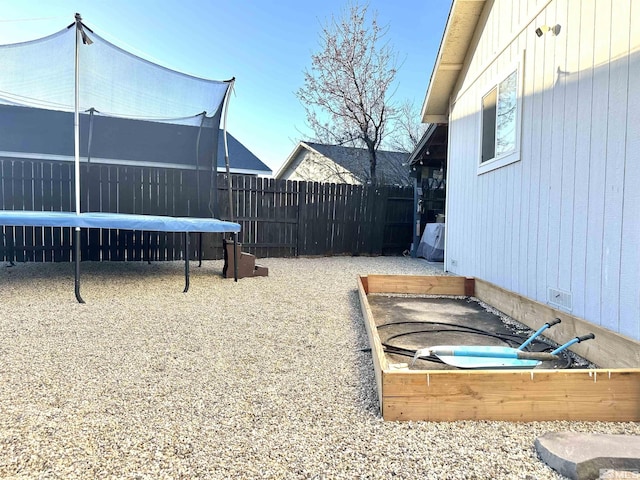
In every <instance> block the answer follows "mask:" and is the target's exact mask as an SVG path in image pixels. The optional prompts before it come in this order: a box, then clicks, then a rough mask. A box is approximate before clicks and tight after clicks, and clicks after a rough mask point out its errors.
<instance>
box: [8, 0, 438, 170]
mask: <svg viewBox="0 0 640 480" xmlns="http://www.w3.org/2000/svg"><path fill="white" fill-rule="evenodd" d="M368 4H369V10H370V11H376V12H377V14H378V21H379V23H380V24H382V25H387V26H388V27H389V31H388V34H387V36H386V39H387V41H388V42H389V43H390V44H391V46H392V47H393V48H394V49H395V50H396V52H397V53H398V59H399V62H400V69H399V72H398V75H397V79H396V82H397V84H396V87H397V90H396V93H395V95H394V100H397V101H404V100H410V101H413V102H414V103H415V104H416V106H417V107H418V108H419V107H420V106H421V105H422V101H423V100H424V96H425V93H426V89H427V85H428V82H429V77H430V75H431V71H432V69H433V64H434V62H435V59H436V56H437V53H438V47H439V45H440V40H441V39H442V33H443V30H444V26H445V24H446V20H447V15H448V13H449V8H450V5H451V1H450V0H396V1H395V2H389V0H370V1H369V2H368ZM346 5H347V0H323V1H315V2H302V1H299V0H298V1H293V0H283V1H268V2H267V1H263V0H254V1H247V0H236V1H230V2H222V1H219V0H181V1H180V2H178V1H167V0H92V1H91V2H86V1H83V2H81V1H77V0H76V1H73V0H46V1H43V0H20V1H18V0H0V44H5V43H15V42H20V41H25V40H31V39H34V38H39V37H42V36H45V35H48V34H51V33H54V32H56V31H58V30H61V29H62V28H64V27H66V26H67V25H69V24H70V23H72V22H73V16H74V13H75V12H79V13H80V14H81V15H82V18H83V20H84V22H85V23H86V24H87V26H89V27H90V28H92V29H94V30H95V31H96V33H98V34H99V35H100V36H102V37H103V38H105V39H106V40H108V41H110V42H111V43H114V44H116V45H117V46H119V47H122V48H124V49H126V50H129V51H131V52H133V53H135V54H137V55H139V56H141V57H144V58H147V59H149V60H152V61H155V62H156V63H160V64H162V65H164V66H166V67H169V68H172V69H175V70H179V71H183V72H185V73H190V74H192V75H196V76H201V77H205V78H210V79H215V80H226V79H228V78H231V77H236V86H235V95H234V96H233V97H232V98H231V104H230V107H229V117H228V127H229V131H230V132H231V133H232V134H233V135H234V136H235V137H236V138H237V139H238V140H240V141H241V142H242V143H243V144H244V145H245V146H246V147H247V148H249V150H251V151H252V152H253V153H255V154H256V155H257V156H258V157H259V158H260V159H261V160H262V161H263V162H264V163H266V164H267V165H268V166H269V167H270V168H272V169H273V170H274V173H275V172H276V170H277V169H278V168H279V167H280V165H281V164H282V163H283V162H284V161H285V160H286V158H287V156H288V155H289V154H290V153H291V152H292V150H293V148H294V147H295V145H296V144H297V142H298V141H299V140H304V139H305V138H307V137H306V135H305V134H306V133H308V130H307V128H306V126H305V113H304V108H303V106H302V105H301V104H300V102H299V100H298V99H297V97H296V96H295V92H296V90H298V89H299V88H300V87H301V86H302V85H303V71H304V69H305V68H309V67H310V62H311V54H312V53H313V52H315V51H317V50H318V48H319V32H320V27H321V25H323V24H324V23H326V22H327V21H328V20H329V19H330V18H331V16H332V15H335V16H336V17H340V16H341V13H342V12H343V11H344V9H345V8H346Z"/></svg>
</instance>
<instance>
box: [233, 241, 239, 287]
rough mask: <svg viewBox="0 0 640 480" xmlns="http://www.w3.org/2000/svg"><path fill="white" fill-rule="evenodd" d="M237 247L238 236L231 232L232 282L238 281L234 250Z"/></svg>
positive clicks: (236, 260) (236, 259)
mask: <svg viewBox="0 0 640 480" xmlns="http://www.w3.org/2000/svg"><path fill="white" fill-rule="evenodd" d="M237 246H238V234H237V233H236V232H233V281H234V282H237V281H238V258H237V256H236V248H237Z"/></svg>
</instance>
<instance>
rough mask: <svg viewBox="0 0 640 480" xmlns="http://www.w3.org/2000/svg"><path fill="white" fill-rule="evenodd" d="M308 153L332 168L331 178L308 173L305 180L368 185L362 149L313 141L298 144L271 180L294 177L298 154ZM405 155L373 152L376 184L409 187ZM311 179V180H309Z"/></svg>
mask: <svg viewBox="0 0 640 480" xmlns="http://www.w3.org/2000/svg"><path fill="white" fill-rule="evenodd" d="M305 152H309V153H311V154H315V155H316V156H318V157H319V159H316V160H313V161H319V160H322V161H324V164H325V166H326V165H329V163H331V164H332V165H333V166H334V168H333V169H331V170H332V173H333V174H332V175H328V174H327V173H326V171H327V169H326V168H325V173H319V172H315V173H314V172H310V173H307V174H306V177H308V178H303V179H304V180H307V181H317V182H327V183H329V182H331V183H368V182H369V181H370V177H371V175H370V168H369V164H370V161H369V153H368V151H367V150H366V149H364V148H355V147H345V146H342V145H327V144H322V143H314V142H300V143H298V145H297V146H296V148H295V149H294V150H293V152H292V153H291V154H290V155H289V157H288V158H287V160H286V161H285V163H284V164H283V165H282V167H280V170H279V171H278V172H277V173H276V176H275V178H282V179H288V178H292V177H295V175H294V173H295V172H296V170H297V169H299V166H300V162H301V160H302V156H301V155H302V154H303V153H305ZM408 157H409V154H408V153H405V152H392V151H386V150H378V151H377V157H376V158H377V163H376V177H377V180H378V183H381V184H387V185H409V184H410V176H409V168H408V166H407V159H408ZM307 161H310V160H307ZM311 177H315V178H311Z"/></svg>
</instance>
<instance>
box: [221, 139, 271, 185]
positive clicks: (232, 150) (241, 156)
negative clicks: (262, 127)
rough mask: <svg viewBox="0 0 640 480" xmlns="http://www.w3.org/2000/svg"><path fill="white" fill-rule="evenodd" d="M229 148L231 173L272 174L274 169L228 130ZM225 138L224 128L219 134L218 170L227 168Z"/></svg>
mask: <svg viewBox="0 0 640 480" xmlns="http://www.w3.org/2000/svg"><path fill="white" fill-rule="evenodd" d="M227 147H228V149H229V170H230V171H231V173H243V174H249V175H271V174H272V173H273V171H272V170H271V169H270V168H269V167H268V166H267V165H265V164H264V163H263V162H262V160H260V159H259V158H258V157H256V156H255V155H254V154H253V152H252V151H250V150H249V149H248V148H247V147H245V146H244V145H243V144H242V143H240V141H238V139H237V138H236V137H234V136H233V135H231V134H230V133H229V132H227ZM224 153H225V152H224V138H223V136H222V130H221V131H220V134H219V135H218V171H224V170H225V168H226V167H225V158H224V157H225V154H224Z"/></svg>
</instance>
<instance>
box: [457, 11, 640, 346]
mask: <svg viewBox="0 0 640 480" xmlns="http://www.w3.org/2000/svg"><path fill="white" fill-rule="evenodd" d="M629 19H631V20H630V21H629ZM555 24H559V25H560V26H561V30H560V33H559V35H558V36H554V35H552V34H551V33H547V34H545V35H543V36H542V37H537V36H536V34H535V29H536V27H538V26H540V25H550V26H551V25H555ZM478 29H479V31H478V32H476V37H475V39H474V42H476V43H474V44H472V46H471V48H470V50H469V51H471V52H474V54H473V56H471V57H469V56H468V57H467V60H466V63H465V68H464V69H463V74H462V75H461V78H460V80H459V82H458V85H457V86H456V89H455V90H454V94H453V97H452V100H453V101H452V107H451V114H450V123H449V135H450V138H449V157H448V158H449V166H448V192H447V245H446V267H447V269H448V270H450V271H452V272H455V273H458V274H462V275H469V276H476V277H479V278H483V279H486V280H488V281H490V282H493V283H496V284H498V285H500V286H503V287H504V288H507V289H510V290H513V291H515V292H518V293H520V294H522V295H525V296H527V297H530V298H533V299H535V300H538V301H541V302H547V300H548V295H547V289H548V288H549V287H551V288H555V289H559V290H562V291H565V292H569V293H570V294H571V297H572V308H571V313H572V314H574V315H577V316H579V317H582V318H585V319H587V320H589V321H591V322H594V323H596V324H599V325H602V326H604V327H606V328H609V329H611V330H613V331H616V332H619V333H622V334H625V335H628V336H630V337H632V338H635V339H640V253H639V252H640V1H638V0H597V1H596V0H552V1H549V0H544V1H542V0H538V1H533V0H530V1H528V2H527V1H520V2H513V1H512V0H495V2H493V7H492V8H491V9H490V10H489V11H487V10H486V9H485V12H484V15H483V18H481V20H480V23H479V27H478ZM523 51H524V65H523V69H521V70H520V71H521V72H522V73H523V74H524V96H523V103H522V143H521V160H520V161H519V162H516V163H513V164H510V165H507V166H505V167H502V168H498V169H496V170H493V171H490V172H487V173H484V174H481V175H478V172H477V165H478V156H479V149H480V130H479V128H480V112H479V107H480V99H481V97H482V95H483V94H484V93H486V89H487V87H488V85H489V84H490V83H491V82H494V81H495V80H497V78H496V77H497V76H498V75H501V74H502V73H503V72H506V69H507V68H508V67H509V66H510V65H511V64H513V63H514V62H515V61H517V60H518V59H519V58H520V56H521V55H522V54H523V53H522V52H523Z"/></svg>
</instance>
